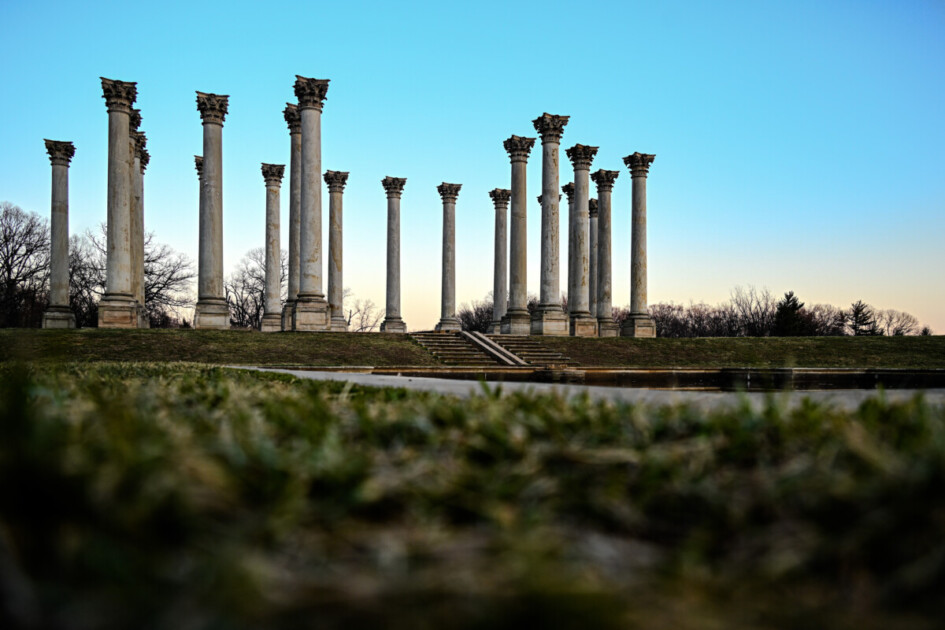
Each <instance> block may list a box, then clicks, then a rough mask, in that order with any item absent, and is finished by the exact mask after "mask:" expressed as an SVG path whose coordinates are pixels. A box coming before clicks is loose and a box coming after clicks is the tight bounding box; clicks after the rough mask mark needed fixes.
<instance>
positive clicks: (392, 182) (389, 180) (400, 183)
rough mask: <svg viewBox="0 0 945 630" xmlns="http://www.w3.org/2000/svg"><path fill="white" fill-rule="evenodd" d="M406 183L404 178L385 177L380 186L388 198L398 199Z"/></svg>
mask: <svg viewBox="0 0 945 630" xmlns="http://www.w3.org/2000/svg"><path fill="white" fill-rule="evenodd" d="M406 183H407V178H406V177H390V176H388V177H385V178H384V179H382V180H381V185H382V186H383V187H384V190H386V191H387V196H388V197H400V195H401V193H403V192H404V184H406Z"/></svg>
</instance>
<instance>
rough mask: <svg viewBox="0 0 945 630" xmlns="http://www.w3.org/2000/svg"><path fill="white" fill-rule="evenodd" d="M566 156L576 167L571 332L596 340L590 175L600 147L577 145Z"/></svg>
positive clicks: (571, 241) (570, 278)
mask: <svg viewBox="0 0 945 630" xmlns="http://www.w3.org/2000/svg"><path fill="white" fill-rule="evenodd" d="M567 153H568V157H569V158H570V159H571V162H572V163H573V165H574V205H573V207H572V212H571V213H570V217H569V221H568V243H569V246H568V312H569V315H570V332H571V334H572V335H573V336H576V337H591V336H594V337H596V336H597V318H596V317H592V316H591V313H590V279H589V275H590V274H589V272H590V269H589V267H590V264H589V262H590V261H589V258H590V252H589V249H590V243H589V240H590V239H589V231H590V217H589V209H590V190H589V187H590V185H589V176H590V168H591V162H592V161H593V159H594V156H595V155H596V154H597V147H589V146H586V145H583V144H576V145H574V146H573V147H571V148H570V149H568V151H567Z"/></svg>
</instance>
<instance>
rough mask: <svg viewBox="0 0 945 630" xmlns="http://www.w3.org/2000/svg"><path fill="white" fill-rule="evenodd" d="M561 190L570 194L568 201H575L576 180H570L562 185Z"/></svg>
mask: <svg viewBox="0 0 945 630" xmlns="http://www.w3.org/2000/svg"><path fill="white" fill-rule="evenodd" d="M561 190H563V191H564V194H566V195H567V196H568V203H571V202H572V201H574V182H568V183H567V184H565V185H564V186H562V187H561Z"/></svg>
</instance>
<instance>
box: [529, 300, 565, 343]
mask: <svg viewBox="0 0 945 630" xmlns="http://www.w3.org/2000/svg"><path fill="white" fill-rule="evenodd" d="M530 332H531V334H533V335H547V336H560V337H564V336H565V335H567V334H568V316H567V315H565V314H564V311H562V310H561V306H559V305H558V304H546V305H544V306H539V307H538V311H537V312H536V313H535V314H534V315H532V323H531V330H530Z"/></svg>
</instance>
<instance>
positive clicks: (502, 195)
mask: <svg viewBox="0 0 945 630" xmlns="http://www.w3.org/2000/svg"><path fill="white" fill-rule="evenodd" d="M489 196H490V197H491V198H492V203H494V204H495V207H496V210H499V209H505V208H508V207H509V201H510V200H511V199H512V191H511V190H509V189H508V188H493V189H492V190H490V191H489Z"/></svg>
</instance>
